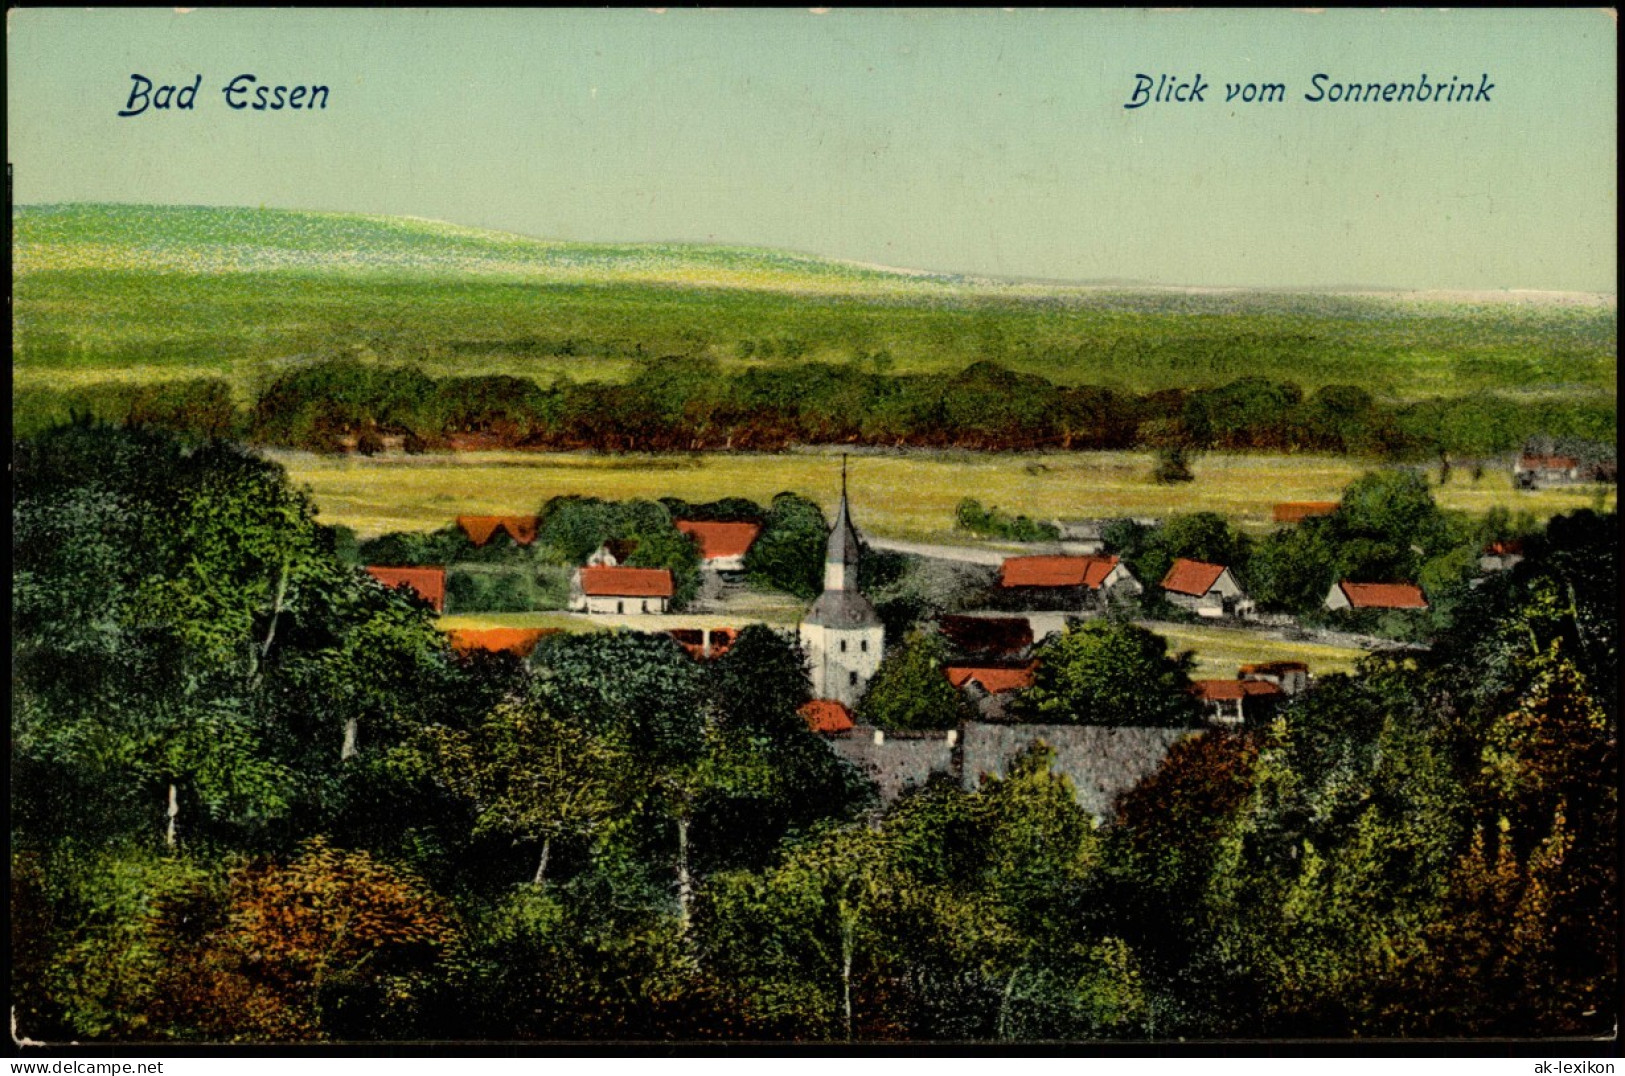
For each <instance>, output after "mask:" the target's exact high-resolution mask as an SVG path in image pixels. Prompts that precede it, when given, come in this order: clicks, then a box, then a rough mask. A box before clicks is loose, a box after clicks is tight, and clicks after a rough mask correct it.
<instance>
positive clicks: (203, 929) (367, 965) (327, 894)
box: [157, 837, 458, 1042]
mask: <svg viewBox="0 0 1625 1076" xmlns="http://www.w3.org/2000/svg"><path fill="white" fill-rule="evenodd" d="M160 929H161V933H162V934H163V935H164V936H165V937H166V939H167V945H168V947H169V951H170V959H169V961H168V963H167V965H166V971H167V974H166V975H165V976H164V978H163V980H162V982H161V984H160V986H159V989H158V991H157V993H158V995H159V998H160V1000H159V1002H158V1008H159V1011H160V1013H161V1014H162V1021H161V1022H162V1023H164V1024H166V1025H168V1026H171V1027H175V1028H178V1029H181V1033H182V1034H195V1035H201V1036H202V1037H205V1038H210V1039H228V1040H233V1041H251V1042H279V1041H294V1042H303V1041H315V1040H324V1039H354V1038H366V1037H373V1036H379V1035H387V1034H389V1032H390V1031H391V1030H392V1029H395V1028H400V1027H403V1026H404V1027H409V1026H410V1019H411V1015H412V1012H413V1008H414V1005H415V1003H416V1002H418V1001H419V1000H420V998H421V996H422V994H423V992H424V990H425V989H426V988H427V987H428V985H429V983H430V982H431V981H432V977H433V974H434V971H435V966H436V964H437V963H438V962H439V961H440V959H441V958H442V956H443V955H444V953H445V952H446V950H447V947H448V946H449V945H451V943H452V942H453V941H455V940H456V938H457V936H458V931H457V927H456V925H455V923H454V921H453V919H452V917H451V914H450V912H449V911H448V910H447V909H446V908H445V907H444V905H443V902H442V901H441V900H440V898H439V897H437V896H436V895H435V894H434V893H433V892H431V891H430V890H429V889H428V888H427V887H426V886H425V885H424V884H423V883H422V882H421V881H419V880H418V879H417V878H415V877H413V876H412V875H411V874H408V873H406V872H404V871H402V870H400V869H398V868H395V867H391V866H389V865H388V864H385V863H382V862H380V861H378V860H376V859H374V858H373V857H372V856H371V855H369V854H368V853H366V852H359V851H347V850H344V849H339V848H334V847H332V846H331V845H329V844H328V843H327V842H326V841H325V840H324V839H323V838H321V837H315V838H311V839H310V840H308V841H306V842H305V843H304V845H303V846H302V847H301V850H300V854H299V855H298V857H297V858H295V859H294V860H293V861H292V862H290V863H286V864H280V863H261V864H257V865H252V866H246V867H243V868H241V869H239V870H237V871H235V872H234V873H233V875H232V877H231V880H230V884H229V888H228V892H227V895H226V897H225V900H224V902H223V905H213V904H212V902H210V901H209V900H207V899H206V898H205V897H203V896H201V895H194V896H193V897H192V898H190V899H179V900H174V901H171V902H169V903H168V904H167V905H166V906H165V907H164V909H163V910H162V912H161V913H160Z"/></svg>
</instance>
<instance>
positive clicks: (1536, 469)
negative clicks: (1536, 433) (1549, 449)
mask: <svg viewBox="0 0 1625 1076" xmlns="http://www.w3.org/2000/svg"><path fill="white" fill-rule="evenodd" d="M1512 480H1513V482H1514V483H1515V484H1516V485H1518V486H1520V487H1522V488H1524V489H1534V488H1537V487H1540V486H1554V485H1565V484H1567V483H1570V482H1578V481H1579V480H1580V460H1579V459H1578V458H1577V457H1575V456H1537V455H1531V454H1529V453H1525V454H1524V455H1522V456H1519V457H1518V462H1517V463H1515V464H1513V465H1512Z"/></svg>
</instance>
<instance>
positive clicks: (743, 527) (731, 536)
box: [675, 519, 762, 572]
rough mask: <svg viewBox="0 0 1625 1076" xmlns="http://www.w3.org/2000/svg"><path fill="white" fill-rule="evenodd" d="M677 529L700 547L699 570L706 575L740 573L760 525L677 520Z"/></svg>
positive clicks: (760, 531) (758, 532) (760, 527)
mask: <svg viewBox="0 0 1625 1076" xmlns="http://www.w3.org/2000/svg"><path fill="white" fill-rule="evenodd" d="M675 522H676V525H677V529H678V530H680V531H682V532H683V533H684V534H686V535H688V536H689V537H690V538H692V539H694V542H695V544H696V545H698V546H699V547H700V567H701V568H702V569H704V570H705V571H709V572H742V571H744V570H745V554H746V553H748V552H750V547H751V543H753V542H755V541H756V536H757V535H758V534H761V533H762V526H761V524H759V523H704V522H699V521H696V520H688V519H679V520H676V521H675Z"/></svg>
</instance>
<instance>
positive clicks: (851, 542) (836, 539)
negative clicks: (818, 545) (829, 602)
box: [824, 455, 863, 591]
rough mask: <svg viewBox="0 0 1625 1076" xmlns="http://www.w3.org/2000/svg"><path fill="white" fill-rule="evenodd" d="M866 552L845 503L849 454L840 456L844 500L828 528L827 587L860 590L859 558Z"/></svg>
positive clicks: (825, 565) (825, 571)
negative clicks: (831, 525)
mask: <svg viewBox="0 0 1625 1076" xmlns="http://www.w3.org/2000/svg"><path fill="white" fill-rule="evenodd" d="M862 556H863V548H862V544H861V543H860V541H859V540H858V530H857V528H856V527H854V526H853V525H852V511H851V509H850V508H848V507H847V503H846V457H845V456H844V455H843V456H842V457H841V504H840V507H839V508H837V509H836V510H835V525H834V526H833V527H831V528H830V529H829V543H828V544H827V545H826V546H825V548H824V589H825V590H854V591H855V590H857V589H858V560H859V558H860V557H862Z"/></svg>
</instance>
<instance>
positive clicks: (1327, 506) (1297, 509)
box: [1274, 501, 1337, 523]
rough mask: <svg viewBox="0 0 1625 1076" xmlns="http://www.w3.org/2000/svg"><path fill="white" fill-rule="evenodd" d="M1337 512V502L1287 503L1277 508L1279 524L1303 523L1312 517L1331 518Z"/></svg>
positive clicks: (1276, 514)
mask: <svg viewBox="0 0 1625 1076" xmlns="http://www.w3.org/2000/svg"><path fill="white" fill-rule="evenodd" d="M1335 511H1337V502H1336V501H1285V502H1283V503H1281V504H1278V505H1276V506H1275V509H1274V516H1275V522H1277V523H1302V522H1303V521H1304V520H1306V519H1308V518H1310V517H1311V516H1329V515H1331V514H1332V513H1333V512H1335Z"/></svg>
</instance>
